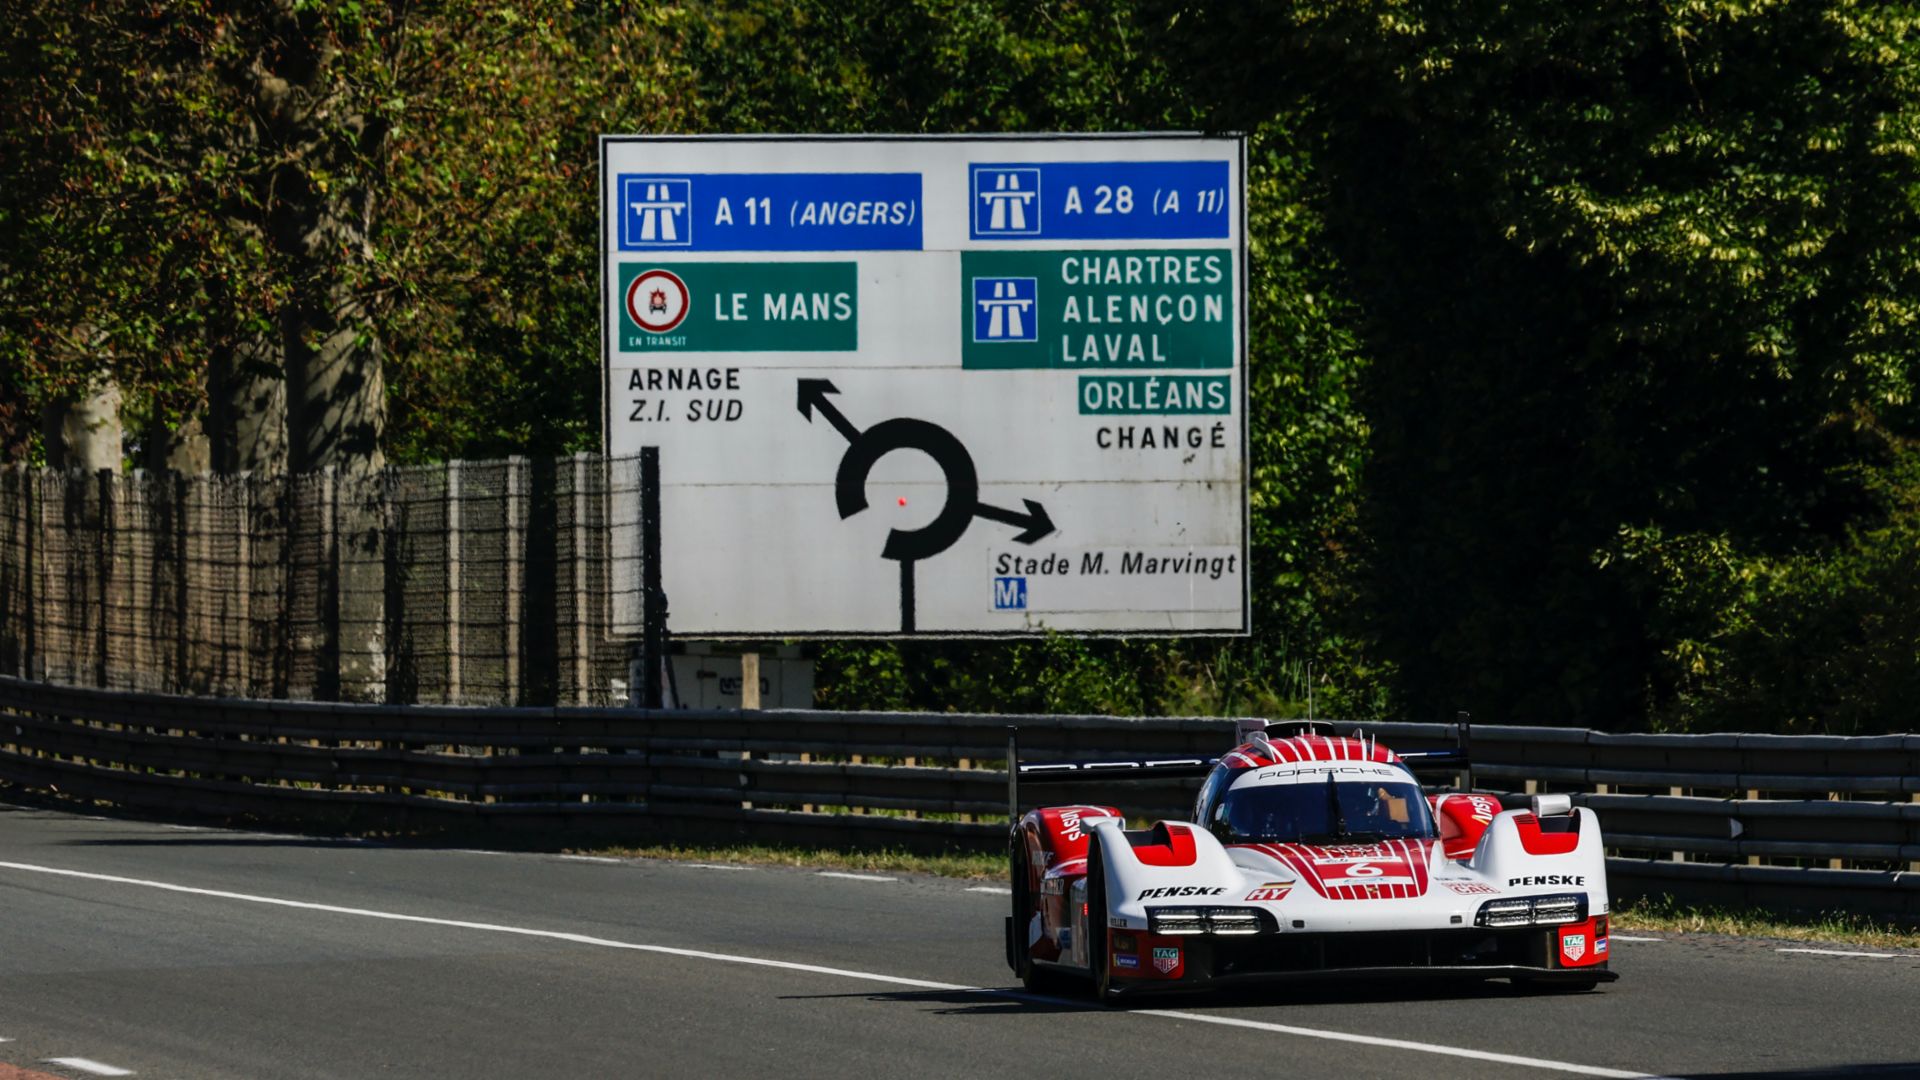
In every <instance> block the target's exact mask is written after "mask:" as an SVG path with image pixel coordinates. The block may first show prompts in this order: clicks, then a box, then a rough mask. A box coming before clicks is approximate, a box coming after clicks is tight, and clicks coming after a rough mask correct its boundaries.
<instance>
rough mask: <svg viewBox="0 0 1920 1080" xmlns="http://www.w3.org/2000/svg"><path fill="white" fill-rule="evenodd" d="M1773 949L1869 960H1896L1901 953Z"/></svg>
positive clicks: (1809, 954)
mask: <svg viewBox="0 0 1920 1080" xmlns="http://www.w3.org/2000/svg"><path fill="white" fill-rule="evenodd" d="M1773 951H1774V952H1788V953H1805V954H1806V955H1808V956H1863V957H1866V958H1868V959H1870V960H1897V959H1899V958H1900V957H1901V956H1902V955H1903V954H1901V953H1895V952H1845V951H1843V950H1840V949H1775V950H1773Z"/></svg>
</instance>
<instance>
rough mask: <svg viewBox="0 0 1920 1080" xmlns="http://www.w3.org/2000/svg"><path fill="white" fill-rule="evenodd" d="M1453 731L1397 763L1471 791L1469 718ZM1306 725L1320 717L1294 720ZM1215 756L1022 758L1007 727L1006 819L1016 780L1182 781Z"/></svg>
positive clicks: (1016, 811)
mask: <svg viewBox="0 0 1920 1080" xmlns="http://www.w3.org/2000/svg"><path fill="white" fill-rule="evenodd" d="M1458 721H1459V726H1458V727H1457V728H1456V730H1455V733H1454V739H1455V745H1454V747H1453V749H1451V750H1414V751H1409V752H1406V753H1400V754H1397V756H1398V757H1399V758H1400V761H1401V763H1402V764H1404V765H1405V766H1406V767H1407V768H1408V769H1409V770H1411V771H1412V772H1415V773H1453V774H1456V775H1458V776H1460V777H1461V789H1462V790H1464V791H1472V790H1473V762H1472V760H1471V758H1470V755H1469V754H1468V748H1469V746H1470V744H1471V742H1472V738H1473V717H1472V715H1471V714H1469V713H1465V712H1462V713H1460V714H1459V716H1458ZM1297 723H1302V724H1308V725H1319V724H1324V723H1325V721H1297ZM1268 726H1269V725H1268V723H1267V722H1266V721H1264V720H1257V719H1248V720H1242V721H1240V725H1239V734H1240V738H1241V739H1243V740H1244V739H1246V738H1248V737H1250V736H1251V737H1256V738H1257V737H1259V736H1255V735H1254V733H1255V732H1259V733H1262V734H1264V732H1265V731H1266V730H1267V728H1268ZM1219 761H1220V759H1219V758H1217V757H1210V758H1202V757H1168V758H1110V759H1106V760H1101V761H1048V762H1036V761H1021V760H1020V729H1019V728H1017V727H1013V726H1009V727H1008V728H1007V820H1008V821H1009V822H1010V823H1014V824H1017V823H1018V822H1019V820H1020V783H1021V781H1023V780H1024V781H1026V782H1027V783H1029V784H1061V783H1069V782H1072V781H1078V780H1169V779H1171V780H1181V779H1192V778H1198V777H1204V776H1206V775H1207V773H1208V772H1210V771H1212V769H1213V767H1214V766H1215V765H1216V764H1218V763H1219Z"/></svg>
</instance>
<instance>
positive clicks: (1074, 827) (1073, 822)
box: [1060, 810, 1082, 842]
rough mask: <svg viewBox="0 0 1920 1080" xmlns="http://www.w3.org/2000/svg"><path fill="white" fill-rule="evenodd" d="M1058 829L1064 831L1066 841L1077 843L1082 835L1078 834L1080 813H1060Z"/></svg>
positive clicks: (1073, 811)
mask: <svg viewBox="0 0 1920 1080" xmlns="http://www.w3.org/2000/svg"><path fill="white" fill-rule="evenodd" d="M1060 827H1061V828H1062V829H1064V830H1066V833H1065V835H1066V838H1067V839H1069V840H1073V841H1076V842H1077V841H1078V840H1079V839H1080V837H1081V835H1082V834H1081V832H1080V811H1078V810H1062V811H1060Z"/></svg>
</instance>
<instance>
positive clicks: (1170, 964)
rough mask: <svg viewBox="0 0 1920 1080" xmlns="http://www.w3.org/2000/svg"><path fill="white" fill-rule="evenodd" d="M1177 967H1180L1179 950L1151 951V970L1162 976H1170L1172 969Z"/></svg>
mask: <svg viewBox="0 0 1920 1080" xmlns="http://www.w3.org/2000/svg"><path fill="white" fill-rule="evenodd" d="M1179 966H1180V950H1179V949H1155V950H1153V968H1154V970H1155V971H1158V972H1159V973H1161V974H1162V975H1171V974H1173V969H1175V968H1177V967H1179Z"/></svg>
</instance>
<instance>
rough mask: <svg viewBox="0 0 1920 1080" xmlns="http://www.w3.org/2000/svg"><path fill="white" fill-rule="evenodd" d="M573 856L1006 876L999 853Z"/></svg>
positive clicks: (773, 849)
mask: <svg viewBox="0 0 1920 1080" xmlns="http://www.w3.org/2000/svg"><path fill="white" fill-rule="evenodd" d="M571 853H572V854H577V855H602V856H614V857H619V858H629V859H674V860H677V861H680V862H706V863H729V864H740V865H745V866H798V867H805V868H808V869H813V870H857V871H866V872H869V873H880V872H893V873H903V874H933V875H935V876H937V877H949V878H961V879H964V880H968V881H982V880H989V879H991V880H995V881H998V880H1000V879H1002V878H1005V877H1006V876H1007V857H1006V856H1005V855H999V854H985V853H977V852H955V853H952V854H946V855H921V854H916V853H914V852H909V851H892V850H885V849H882V850H877V851H847V850H843V849H839V848H802V847H782V846H776V845H760V844H752V845H745V846H741V847H701V846H698V845H689V844H650V845H644V846H641V847H624V846H621V847H595V848H580V849H577V850H573V851H572V852H571Z"/></svg>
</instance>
